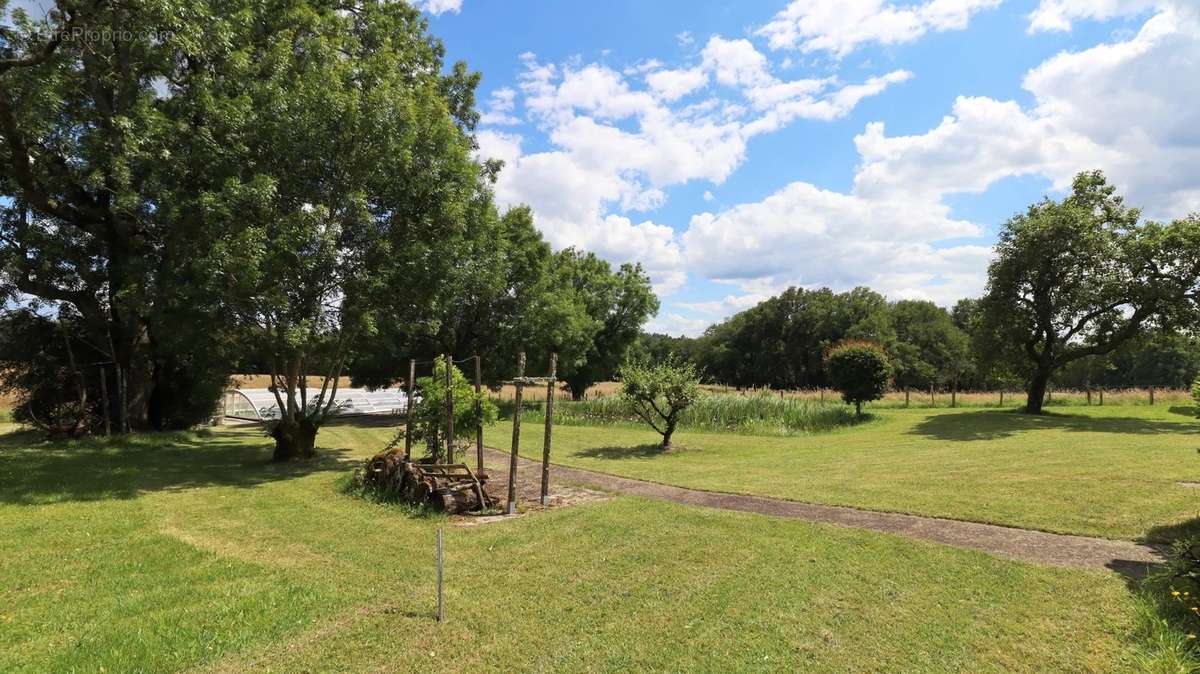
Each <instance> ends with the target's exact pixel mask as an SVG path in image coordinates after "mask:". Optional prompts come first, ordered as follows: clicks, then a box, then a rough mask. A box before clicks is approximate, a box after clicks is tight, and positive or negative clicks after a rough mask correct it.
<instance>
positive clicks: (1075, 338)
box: [980, 172, 1200, 413]
mask: <svg viewBox="0 0 1200 674" xmlns="http://www.w3.org/2000/svg"><path fill="white" fill-rule="evenodd" d="M1140 218H1141V214H1140V212H1139V211H1138V210H1137V209H1135V208H1130V207H1129V206H1126V205H1125V203H1124V201H1123V200H1122V198H1121V197H1119V196H1117V195H1116V193H1115V190H1114V188H1113V187H1112V186H1111V185H1109V184H1108V183H1107V182H1106V181H1105V179H1104V176H1103V175H1102V174H1101V173H1100V172H1088V173H1081V174H1079V175H1078V176H1077V177H1076V178H1075V181H1074V184H1073V186H1072V191H1071V194H1070V195H1069V196H1067V197H1066V198H1064V199H1062V200H1061V201H1054V200H1052V199H1044V200H1042V201H1040V202H1038V203H1036V204H1033V205H1032V206H1030V207H1029V209H1028V210H1027V211H1026V212H1025V213H1021V214H1019V215H1016V216H1014V217H1013V218H1011V219H1010V220H1009V221H1008V222H1006V223H1005V225H1004V229H1003V231H1002V232H1001V234H1000V240H999V242H998V243H997V245H996V258H995V260H994V261H993V262H992V264H991V265H990V267H989V269H988V286H987V293H986V295H985V297H984V298H983V300H982V302H981V305H980V310H981V321H980V322H981V326H980V328H981V335H982V337H983V338H984V339H985V340H986V341H987V342H988V343H989V346H988V347H987V348H985V350H989V351H991V352H992V353H996V354H1009V361H1010V362H1016V363H1019V365H1020V367H1021V369H1022V371H1023V373H1024V374H1025V376H1026V379H1027V382H1028V405H1027V409H1028V411H1029V412H1032V413H1040V412H1041V411H1042V404H1043V401H1044V398H1045V394H1046V386H1047V384H1048V383H1049V381H1050V378H1051V376H1052V375H1053V374H1054V373H1055V372H1056V371H1057V370H1059V369H1060V368H1062V367H1063V366H1064V365H1066V364H1068V363H1071V362H1073V361H1076V360H1079V359H1081V358H1086V357H1088V356H1095V355H1103V354H1107V353H1110V352H1112V351H1113V350H1114V349H1116V348H1117V347H1119V346H1120V345H1121V344H1123V343H1125V342H1127V341H1128V340H1130V339H1132V338H1133V337H1135V336H1137V335H1138V334H1139V332H1140V331H1141V330H1142V329H1143V328H1144V327H1145V326H1146V325H1148V324H1152V323H1160V324H1170V323H1172V322H1174V321H1179V320H1183V319H1184V317H1185V316H1187V315H1188V314H1189V313H1190V311H1191V309H1192V304H1193V301H1194V300H1195V298H1196V297H1197V295H1196V290H1197V280H1198V279H1200V218H1196V217H1195V216H1193V217H1191V218H1188V219H1185V220H1178V221H1175V222H1172V223H1170V224H1161V223H1156V222H1145V223H1142V222H1140Z"/></svg>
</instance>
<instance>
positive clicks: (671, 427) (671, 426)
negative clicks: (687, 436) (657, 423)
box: [662, 419, 677, 449]
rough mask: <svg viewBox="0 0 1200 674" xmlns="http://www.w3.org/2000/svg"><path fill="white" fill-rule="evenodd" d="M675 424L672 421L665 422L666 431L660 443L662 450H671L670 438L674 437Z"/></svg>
mask: <svg viewBox="0 0 1200 674" xmlns="http://www.w3.org/2000/svg"><path fill="white" fill-rule="evenodd" d="M676 423H677V422H676V421H675V420H674V419H668V420H667V430H666V432H664V433H663V441H662V448H663V449H670V448H671V436H672V435H675V424H676Z"/></svg>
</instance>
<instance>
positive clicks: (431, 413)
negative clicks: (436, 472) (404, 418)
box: [413, 358, 497, 463]
mask: <svg viewBox="0 0 1200 674" xmlns="http://www.w3.org/2000/svg"><path fill="white" fill-rule="evenodd" d="M446 367H447V362H446V359H445V358H438V359H436V360H435V361H434V365H433V374H431V375H430V376H428V377H418V378H417V382H416V383H417V389H418V395H419V396H420V398H421V399H420V402H418V403H416V405H415V406H414V407H413V440H414V441H417V442H424V443H425V447H426V449H427V450H428V452H429V456H431V457H433V458H434V460H435V462H436V463H440V462H441V461H442V460H443V459H444V458H445V451H446V397H447V396H446V394H447V391H448V390H449V391H453V393H454V437H455V440H458V439H462V438H473V437H475V429H477V428H478V427H479V426H480V425H484V426H490V425H492V424H494V423H496V415H497V409H496V404H495V403H494V402H492V401H491V399H490V398H488V396H487V392H486V391H480V392H479V393H476V392H475V386H474V385H473V384H472V383H471V382H470V381H468V380H467V378H466V377H465V376H464V375H463V373H462V371H461V370H459V369H458V368H457V367H455V366H454V365H450V366H449V367H450V388H449V389H447V387H446ZM477 404H478V409H476V407H477Z"/></svg>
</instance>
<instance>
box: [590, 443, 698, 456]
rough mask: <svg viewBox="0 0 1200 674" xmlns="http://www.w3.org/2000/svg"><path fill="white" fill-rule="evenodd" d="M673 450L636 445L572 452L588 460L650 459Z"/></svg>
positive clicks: (650, 445) (592, 448) (659, 446)
mask: <svg viewBox="0 0 1200 674" xmlns="http://www.w3.org/2000/svg"><path fill="white" fill-rule="evenodd" d="M674 451H675V450H674V449H671V450H666V449H663V448H662V445H658V444H646V445H637V446H634V447H588V448H587V449H581V450H579V451H577V452H574V454H575V456H583V457H587V458H589V459H617V460H620V459H652V458H654V457H656V456H662V455H664V454H668V453H673V452H674Z"/></svg>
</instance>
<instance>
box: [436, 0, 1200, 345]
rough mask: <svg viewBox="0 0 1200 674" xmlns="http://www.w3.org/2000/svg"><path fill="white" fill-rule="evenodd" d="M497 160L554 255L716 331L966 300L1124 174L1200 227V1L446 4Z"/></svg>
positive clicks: (1124, 184)
mask: <svg viewBox="0 0 1200 674" xmlns="http://www.w3.org/2000/svg"><path fill="white" fill-rule="evenodd" d="M422 8H423V10H424V11H425V12H426V13H427V14H428V15H429V17H430V27H431V31H432V32H433V33H434V34H436V35H437V36H439V37H440V38H442V39H443V40H444V41H445V44H446V48H447V56H448V59H449V60H451V61H453V60H459V59H461V60H464V61H466V62H467V63H468V65H469V66H470V67H471V68H472V69H474V70H478V71H480V72H482V73H483V82H482V84H481V87H480V90H479V104H480V109H481V111H482V112H483V119H482V122H481V124H480V126H479V129H478V139H479V146H480V154H481V156H482V157H486V158H497V159H502V160H503V161H504V162H505V168H504V169H503V171H502V172H501V175H500V178H499V180H498V182H497V185H496V193H497V199H498V201H499V202H500V204H501V205H502V206H512V205H517V204H528V205H530V206H531V207H532V208H533V210H534V213H535V221H536V223H537V225H538V227H539V229H540V230H541V231H542V233H543V234H544V236H545V237H546V239H547V240H548V241H550V243H551V244H552V245H554V246H555V247H556V248H562V247H566V246H577V247H580V248H584V249H587V250H590V251H593V252H595V253H597V254H599V255H601V256H603V257H604V258H606V259H608V260H610V261H612V262H614V263H623V262H640V263H641V264H642V266H643V267H644V268H645V269H646V271H647V272H648V273H649V275H650V278H651V280H652V282H653V284H654V287H655V290H656V291H657V293H658V295H659V298H660V300H661V302H662V308H661V310H660V311H659V313H658V315H657V316H655V317H654V318H653V319H652V320H651V322H650V323H649V325H648V326H647V329H649V330H651V331H657V332H665V333H669V334H675V335H677V334H685V335H697V334H699V333H701V332H702V331H703V330H704V328H705V327H707V326H709V325H711V324H713V323H714V322H717V321H720V320H722V319H724V318H726V317H728V316H729V315H731V314H733V313H736V312H737V311H740V310H743V309H746V308H748V307H750V306H753V305H754V304H755V303H757V302H759V301H761V300H763V299H766V298H767V297H770V296H771V295H774V294H777V293H778V292H780V291H782V290H784V289H785V288H787V287H789V286H793V285H795V286H804V287H823V286H828V287H830V288H833V289H834V290H838V291H841V290H847V289H850V288H853V287H855V286H859V285H865V286H869V287H871V288H873V289H875V290H877V291H879V292H881V293H883V294H885V295H886V296H888V297H889V298H891V299H907V298H917V299H929V300H933V301H935V302H937V303H939V304H941V305H944V306H950V305H952V304H953V303H954V302H955V301H956V300H958V299H960V298H963V297H974V296H978V295H980V294H981V293H982V291H983V288H984V285H985V283H986V279H987V265H988V261H989V259H990V257H991V246H992V244H993V243H994V242H995V238H996V232H997V231H998V229H999V228H1000V227H1001V226H1002V225H1003V223H1004V221H1005V220H1007V219H1008V218H1009V217H1011V216H1012V215H1013V214H1014V213H1016V212H1019V211H1022V210H1024V208H1025V207H1026V206H1027V205H1028V204H1030V203H1033V202H1035V201H1037V200H1039V199H1041V198H1043V197H1044V196H1050V197H1061V196H1062V195H1063V194H1064V192H1065V190H1067V189H1069V187H1070V183H1071V179H1072V178H1073V176H1074V175H1075V174H1076V173H1077V172H1079V171H1082V170H1091V169H1101V170H1103V171H1104V172H1105V173H1106V174H1107V175H1108V176H1109V178H1110V180H1111V181H1112V182H1113V183H1115V184H1116V185H1117V186H1118V188H1119V190H1120V191H1121V193H1122V194H1124V195H1125V196H1126V198H1127V200H1128V201H1129V202H1130V203H1132V204H1133V205H1136V206H1139V207H1141V208H1142V209H1143V211H1144V213H1145V214H1146V216H1147V217H1150V218H1153V219H1160V220H1161V219H1170V218H1176V217H1183V216H1185V215H1187V214H1188V213H1189V212H1191V211H1200V105H1197V103H1200V0H924V1H915V2H887V1H886V0H793V1H791V2H788V1H787V0H771V1H767V0H759V1H756V2H738V3H733V2H727V1H726V2H717V1H709V0H655V1H654V2H646V1H645V0H608V1H606V2H603V3H593V2H566V1H561V2H560V1H555V2H551V1H549V0H542V1H533V0H505V1H503V2H501V1H500V0H425V1H424V2H423V3H422Z"/></svg>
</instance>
